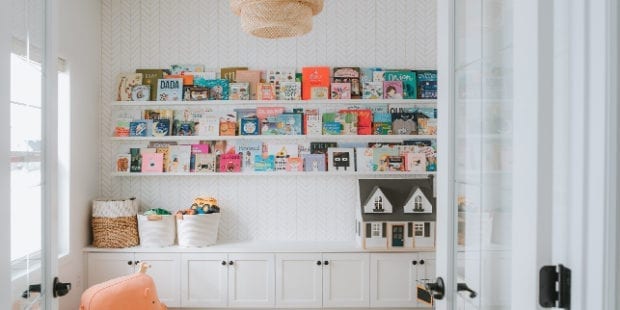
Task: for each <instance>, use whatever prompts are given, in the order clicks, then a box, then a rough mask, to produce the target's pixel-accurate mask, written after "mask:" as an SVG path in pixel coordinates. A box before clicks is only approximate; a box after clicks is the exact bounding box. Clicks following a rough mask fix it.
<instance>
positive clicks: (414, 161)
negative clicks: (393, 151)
mask: <svg viewBox="0 0 620 310" xmlns="http://www.w3.org/2000/svg"><path fill="white" fill-rule="evenodd" d="M404 157H405V166H406V170H407V171H410V172H426V155H425V154H424V153H416V152H405V153H404Z"/></svg>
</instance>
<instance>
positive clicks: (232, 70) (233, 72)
mask: <svg viewBox="0 0 620 310" xmlns="http://www.w3.org/2000/svg"><path fill="white" fill-rule="evenodd" d="M247 69H248V67H224V68H221V69H220V78H222V79H226V80H228V81H229V82H230V83H231V84H232V83H235V82H237V77H236V76H237V71H238V70H247ZM214 78H215V77H214ZM235 100H238V99H235Z"/></svg>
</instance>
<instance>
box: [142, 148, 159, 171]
mask: <svg viewBox="0 0 620 310" xmlns="http://www.w3.org/2000/svg"><path fill="white" fill-rule="evenodd" d="M141 154H142V173H145V172H146V173H148V172H163V169H164V168H163V167H164V162H163V160H164V154H162V153H142V152H141Z"/></svg>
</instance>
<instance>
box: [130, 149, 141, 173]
mask: <svg viewBox="0 0 620 310" xmlns="http://www.w3.org/2000/svg"><path fill="white" fill-rule="evenodd" d="M129 156H131V157H130V165H129V172H141V171H142V156H141V155H140V148H139V147H132V148H130V149H129Z"/></svg>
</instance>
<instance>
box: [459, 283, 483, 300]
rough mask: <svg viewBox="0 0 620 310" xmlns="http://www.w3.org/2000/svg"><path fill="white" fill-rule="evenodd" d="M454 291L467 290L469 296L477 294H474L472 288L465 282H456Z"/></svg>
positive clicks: (473, 296)
mask: <svg viewBox="0 0 620 310" xmlns="http://www.w3.org/2000/svg"><path fill="white" fill-rule="evenodd" d="M456 291H457V292H461V291H467V292H469V298H476V296H478V294H476V292H475V291H474V290H472V289H471V288H469V286H467V284H466V283H457V284H456Z"/></svg>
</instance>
